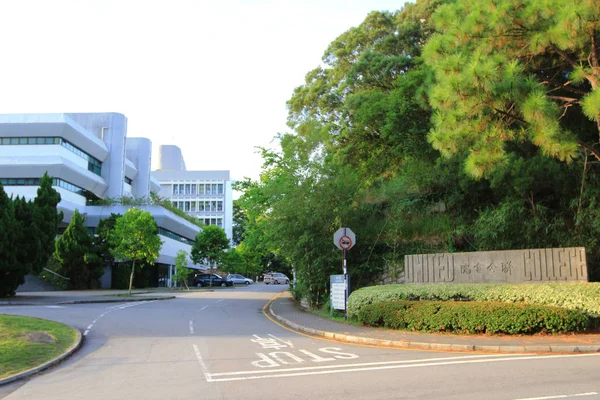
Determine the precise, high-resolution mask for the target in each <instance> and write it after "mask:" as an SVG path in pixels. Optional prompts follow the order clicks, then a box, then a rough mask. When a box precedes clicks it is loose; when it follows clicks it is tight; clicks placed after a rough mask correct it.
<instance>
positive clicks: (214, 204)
mask: <svg viewBox="0 0 600 400" xmlns="http://www.w3.org/2000/svg"><path fill="white" fill-rule="evenodd" d="M210 211H212V212H215V211H217V202H216V201H211V202H210Z"/></svg>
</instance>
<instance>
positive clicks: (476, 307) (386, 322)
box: [357, 301, 593, 335]
mask: <svg viewBox="0 0 600 400" xmlns="http://www.w3.org/2000/svg"><path fill="white" fill-rule="evenodd" d="M357 318H358V320H359V321H360V322H361V323H362V324H365V325H370V326H383V327H386V328H392V329H401V330H411V331H424V332H454V333H471V334H475V333H489V334H492V333H505V334H513V335H514V334H533V333H539V332H544V333H564V332H576V331H583V330H585V329H586V328H587V327H590V326H591V325H592V323H593V319H592V318H591V317H590V316H589V315H588V314H587V313H585V312H582V311H577V310H567V309H565V308H558V307H547V306H535V305H527V304H506V303H491V302H490V303H481V302H458V301H446V302H442V301H389V302H382V303H377V304H370V305H367V306H364V307H362V308H361V309H360V311H359V312H358V315H357Z"/></svg>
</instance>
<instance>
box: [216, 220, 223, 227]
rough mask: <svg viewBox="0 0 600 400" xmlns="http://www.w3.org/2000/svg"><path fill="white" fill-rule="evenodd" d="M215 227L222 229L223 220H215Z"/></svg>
mask: <svg viewBox="0 0 600 400" xmlns="http://www.w3.org/2000/svg"><path fill="white" fill-rule="evenodd" d="M217 226H218V227H219V228H222V227H223V218H217Z"/></svg>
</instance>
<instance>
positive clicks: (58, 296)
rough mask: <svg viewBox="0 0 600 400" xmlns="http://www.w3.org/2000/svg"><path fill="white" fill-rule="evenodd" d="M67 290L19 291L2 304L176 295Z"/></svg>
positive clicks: (136, 298) (46, 304) (97, 300)
mask: <svg viewBox="0 0 600 400" xmlns="http://www.w3.org/2000/svg"><path fill="white" fill-rule="evenodd" d="M119 294H127V290H68V291H67V290H65V291H54V292H18V293H17V295H16V296H14V297H9V298H3V299H0V306H48V305H61V304H83V303H123V302H132V301H149V300H168V299H174V298H175V296H174V295H171V294H170V293H168V292H157V291H145V290H133V291H132V292H131V294H132V295H134V296H118V295H119Z"/></svg>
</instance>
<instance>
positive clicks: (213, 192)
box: [212, 183, 217, 194]
mask: <svg viewBox="0 0 600 400" xmlns="http://www.w3.org/2000/svg"><path fill="white" fill-rule="evenodd" d="M212 194H217V184H216V183H213V184H212Z"/></svg>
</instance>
